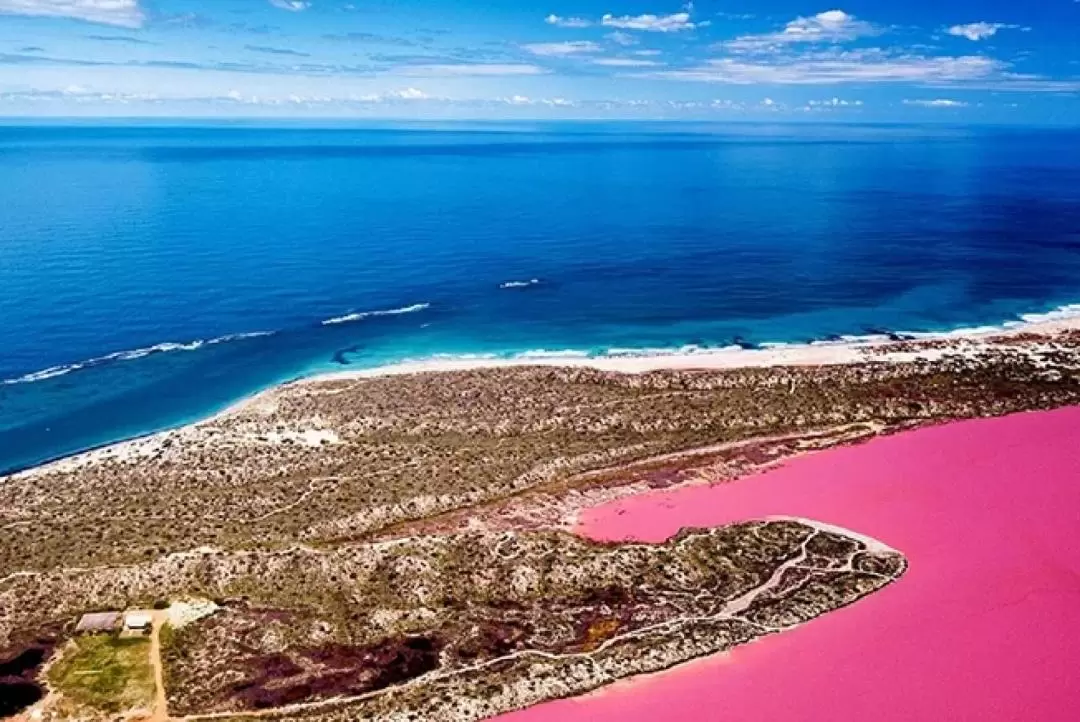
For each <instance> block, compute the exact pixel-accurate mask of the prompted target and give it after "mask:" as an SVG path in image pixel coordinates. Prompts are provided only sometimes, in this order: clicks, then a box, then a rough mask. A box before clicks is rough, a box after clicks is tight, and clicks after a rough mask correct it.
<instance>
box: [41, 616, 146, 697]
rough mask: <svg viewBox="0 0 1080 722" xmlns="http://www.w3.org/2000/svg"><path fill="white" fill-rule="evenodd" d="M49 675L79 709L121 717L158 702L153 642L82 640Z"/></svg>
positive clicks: (110, 638) (143, 639)
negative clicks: (152, 663) (89, 708)
mask: <svg viewBox="0 0 1080 722" xmlns="http://www.w3.org/2000/svg"><path fill="white" fill-rule="evenodd" d="M73 645H74V648H69V649H66V650H64V654H63V656H62V657H61V658H60V660H59V661H58V662H57V663H56V664H55V665H54V666H53V667H52V669H51V670H50V671H49V682H50V684H51V685H52V686H53V688H54V689H56V690H57V691H58V692H60V694H61V695H62V696H63V698H64V699H65V700H66V701H67V702H70V703H72V704H74V705H76V706H80V707H92V708H94V709H98V710H101V711H103V712H109V713H113V714H117V713H120V712H124V711H126V710H130V709H135V708H139V707H149V706H150V705H151V704H152V703H153V698H154V673H153V669H152V668H151V666H150V640H149V638H146V637H132V638H127V639H120V638H118V637H113V636H105V635H100V636H94V637H79V638H77V639H75V640H74V642H73Z"/></svg>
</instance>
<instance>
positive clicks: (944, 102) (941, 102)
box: [904, 98, 968, 108]
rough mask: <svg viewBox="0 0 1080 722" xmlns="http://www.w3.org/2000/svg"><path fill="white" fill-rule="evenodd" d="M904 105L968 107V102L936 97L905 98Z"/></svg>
mask: <svg viewBox="0 0 1080 722" xmlns="http://www.w3.org/2000/svg"><path fill="white" fill-rule="evenodd" d="M904 105H916V106H919V107H920V108H966V107H967V106H968V104H967V103H965V102H963V101H962V100H952V99H951V98H935V99H934V100H905V101H904Z"/></svg>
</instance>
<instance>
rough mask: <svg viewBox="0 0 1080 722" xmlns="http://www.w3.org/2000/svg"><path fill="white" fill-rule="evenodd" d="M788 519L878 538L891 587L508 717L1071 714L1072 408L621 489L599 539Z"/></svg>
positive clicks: (1076, 659)
mask: <svg viewBox="0 0 1080 722" xmlns="http://www.w3.org/2000/svg"><path fill="white" fill-rule="evenodd" d="M767 516H795V517H805V518H809V519H815V520H818V521H822V522H827V523H829V524H835V525H838V526H842V527H845V528H847V529H850V530H853V531H856V532H859V533H862V534H866V535H869V536H872V537H875V538H877V539H879V540H881V541H883V542H885V543H886V544H889V545H890V546H892V547H895V548H897V549H899V550H900V551H902V552H904V554H905V555H906V556H907V558H908V560H909V562H910V568H909V570H908V572H907V574H906V575H905V576H904V577H903V579H901V580H900V581H899V582H898V583H896V584H893V585H891V586H890V587H888V588H886V589H884V590H882V591H880V592H878V593H876V594H873V595H871V596H870V597H867V598H866V599H864V600H862V601H860V602H859V603H857V604H855V605H853V606H851V607H848V608H846V609H842V610H839V611H836V612H833V613H831V614H828V615H825V616H823V617H821V618H820V619H817V620H814V621H813V622H811V623H809V624H807V625H805V626H803V627H800V628H798V629H795V630H793V631H790V632H787V633H784V634H780V635H774V636H772V637H768V638H766V639H764V640H761V641H759V642H756V643H753V644H750V645H747V646H745V647H742V648H739V649H736V650H735V651H733V652H732V653H730V654H728V655H722V656H720V657H716V658H712V659H706V660H701V661H698V662H693V663H690V664H688V665H684V666H682V667H679V668H677V669H675V670H671V671H669V672H666V673H662V674H658V675H653V676H650V677H646V678H643V679H639V680H629V681H624V682H621V683H619V684H616V685H614V686H613V687H610V688H608V689H606V690H601V691H600V692H598V693H595V694H592V695H589V696H586V697H583V698H579V699H575V700H564V701H559V702H552V703H549V704H546V705H541V706H539V707H535V708H532V709H529V710H524V711H522V712H517V713H514V714H511V715H505V716H504V717H502V718H500V720H501V721H502V722H555V721H557V722H585V721H586V720H588V722H602V721H604V720H611V721H615V720H618V721H619V722H628V721H630V722H644V721H645V720H648V721H650V722H652V721H656V720H679V721H684V720H685V721H686V722H696V721H699V720H700V721H704V722H713V721H716V722H719V721H721V720H723V721H728V720H730V721H732V722H736V721H737V722H747V721H753V720H763V721H764V720H768V721H769V722H792V721H799V720H813V721H814V722H826V721H827V722H944V721H952V720H964V721H968V720H970V721H971V722H1005V721H1007V720H1016V721H1018V722H1019V721H1024V722H1032V721H1034V720H1038V721H1039V722H1053V721H1057V720H1061V721H1062V722H1065V721H1068V722H1074V721H1075V720H1077V719H1080V408H1071V409H1064V410H1060V411H1053V412H1047V413H1037V414H1020V415H1016V416H1010V417H1007V418H1003V419H992V420H979V421H970V422H962V423H956V424H950V425H946V426H939V427H934V428H930V429H924V430H921V431H915V432H911V433H906V434H900V435H897V436H892V437H886V438H882V439H877V440H875V441H873V442H870V443H868V444H864V445H861V446H855V447H849V448H843V449H837V450H833V451H827V452H823V453H820V454H816V455H812V456H806V457H803V458H800V459H797V460H795V461H792V462H791V463H789V464H787V465H786V466H784V467H782V468H780V469H777V470H774V471H770V472H767V473H765V474H761V475H758V476H756V477H748V478H746V479H743V480H740V481H738V482H735V483H733V484H727V485H719V486H714V487H697V488H689V489H683V490H676V491H672V492H662V493H657V494H650V495H647V496H639V497H635V498H630V499H626V500H623V501H620V502H615V503H613V504H610V505H607V506H603V507H599V508H597V509H594V510H592V511H591V512H589V513H587V514H586V515H585V517H584V518H583V522H582V528H581V532H582V533H583V534H586V535H588V536H592V537H595V538H600V539H626V538H634V539H643V540H649V541H662V540H663V539H666V538H667V537H669V536H670V535H672V534H674V533H675V532H676V531H678V530H679V529H680V528H681V527H684V526H715V525H719V524H725V523H728V522H733V521H741V520H746V519H753V518H761V517H767Z"/></svg>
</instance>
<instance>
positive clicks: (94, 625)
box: [75, 612, 120, 632]
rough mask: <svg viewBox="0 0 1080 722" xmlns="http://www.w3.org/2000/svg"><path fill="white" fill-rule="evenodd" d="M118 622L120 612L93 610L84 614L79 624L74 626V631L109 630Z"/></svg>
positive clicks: (114, 627)
mask: <svg viewBox="0 0 1080 722" xmlns="http://www.w3.org/2000/svg"><path fill="white" fill-rule="evenodd" d="M119 623H120V612H95V613H93V614H84V615H83V616H82V619H80V620H79V624H78V625H77V626H76V627H75V631H76V632H111V631H113V630H114V629H116V625H117V624H119Z"/></svg>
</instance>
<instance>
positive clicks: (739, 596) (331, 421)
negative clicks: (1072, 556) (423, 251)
mask: <svg viewBox="0 0 1080 722" xmlns="http://www.w3.org/2000/svg"><path fill="white" fill-rule="evenodd" d="M880 353H881V354H885V355H888V354H891V355H892V356H893V358H891V359H890V360H884V357H883V358H882V359H880V360H878V359H874V358H872V357H870V358H868V359H867V360H866V361H865V362H860V363H851V364H844V365H832V366H806V367H774V368H741V369H728V370H680V371H656V372H651V373H643V374H633V375H628V374H620V373H613V372H604V371H598V370H593V369H588V368H557V367H550V368H549V367H543V368H541V367H536V368H533V367H526V368H506V369H478V370H471V371H459V372H451V373H422V374H413V375H400V376H385V377H374V378H331V379H324V380H313V381H304V382H299V383H294V384H289V385H286V386H283V387H280V388H278V389H274V390H272V391H269V392H266V393H264V394H261V395H259V396H257V397H255V398H253V399H251V400H249V401H247V402H245V403H243V404H241V405H239V406H238V407H236V408H234V409H232V410H230V411H229V412H227V413H225V414H222V415H219V416H218V417H216V418H214V419H211V420H209V421H206V422H203V423H200V424H197V425H194V426H190V427H186V428H183V429H178V430H175V431H170V432H165V433H161V434H156V435H153V436H150V437H147V438H144V439H138V440H134V441H131V442H126V443H125V444H121V445H118V446H114V447H110V448H107V449H101V450H97V451H94V452H89V453H87V454H84V455H81V456H78V457H74V458H71V459H67V460H64V461H60V462H57V463H54V464H50V465H48V466H45V467H42V468H39V469H35V470H31V471H29V472H24V473H21V474H18V475H15V476H11V477H8V478H6V479H3V480H0V661H3V660H4V659H7V658H9V657H11V658H14V657H15V656H16V655H19V654H22V653H23V652H24V651H25V650H26V649H28V648H29V647H28V645H30V644H31V643H33V644H38V645H41V644H51V645H54V646H55V645H57V644H61V643H63V642H64V640H65V639H67V637H68V636H69V634H70V628H71V622H72V620H73V619H74V618H76V617H77V615H78V614H80V613H83V612H87V611H94V610H100V609H124V608H130V607H135V606H139V607H148V606H151V605H153V604H154V603H155V602H167V601H168V600H173V599H178V598H185V597H199V598H204V599H209V600H214V601H215V602H216V603H217V604H218V607H219V610H218V611H217V613H215V614H213V615H211V616H209V617H207V618H205V619H201V620H199V621H197V622H195V623H193V624H190V625H186V626H184V627H183V628H178V629H175V630H172V631H170V632H169V633H168V634H167V635H165V652H164V657H165V673H166V689H167V690H168V696H169V713H170V715H171V716H174V717H185V716H195V717H197V716H199V715H206V714H226V715H241V716H242V715H244V714H249V713H252V712H253V711H255V710H261V711H262V714H269V715H279V716H288V717H296V716H312V717H317V718H320V719H322V718H325V719H400V720H406V719H415V720H419V719H432V720H435V719H448V720H449V719H454V720H459V719H481V718H483V717H485V716H489V715H491V714H495V713H497V712H500V711H505V710H508V709H514V708H516V707H520V706H524V705H527V704H532V703H534V702H538V701H542V700H544V699H550V698H552V697H559V696H566V695H570V694H576V693H579V692H581V691H584V690H587V689H593V688H595V687H597V686H600V685H602V684H605V683H607V682H610V681H612V680H614V679H618V678H620V677H625V676H628V675H633V674H637V673H641V672H645V671H652V670H656V669H663V668H665V667H668V666H671V665H673V664H677V663H679V662H681V661H685V660H687V659H691V658H694V657H697V656H702V655H705V654H710V653H714V652H717V651H720V650H723V649H727V648H730V647H732V646H735V645H737V644H741V643H744V642H746V641H749V640H750V639H753V638H755V637H758V636H761V635H763V634H769V633H773V632H776V631H780V630H783V629H787V628H790V627H791V626H794V625H796V624H800V623H803V622H805V621H808V620H810V619H812V618H814V617H816V616H818V615H820V614H823V613H825V612H828V611H830V610H833V609H836V608H838V607H840V606H844V605H846V604H850V603H852V602H855V601H856V600H858V599H859V598H861V597H862V596H865V595H866V594H870V593H872V592H873V591H875V590H877V589H879V588H880V587H881V586H883V585H885V584H888V583H891V582H892V581H894V580H895V579H897V578H898V577H899V576H900V575H901V574H902V573H903V570H904V568H905V562H904V560H903V557H902V555H901V554H900V553H897V552H894V551H892V550H888V549H886V548H884V547H882V546H881V545H878V544H876V543H874V542H872V540H866V539H863V538H860V537H858V535H857V534H852V533H849V532H846V531H844V530H832V529H825V528H822V527H819V526H815V525H814V523H813V522H809V521H805V520H761V521H757V522H751V523H748V524H742V525H735V526H730V527H724V528H720V529H711V530H688V531H684V532H683V533H682V534H681V535H679V536H677V537H675V538H673V539H671V540H669V541H668V542H666V543H664V544H657V545H643V544H631V543H626V544H617V543H612V544H598V543H594V542H587V541H585V540H582V539H579V538H577V537H575V536H573V535H572V534H569V533H568V531H567V530H569V529H571V528H573V525H574V520H575V518H576V514H577V512H578V511H579V510H581V509H583V508H586V507H588V506H589V505H590V504H593V503H595V502H597V501H598V500H604V499H609V498H613V497H617V496H620V495H626V494H632V493H635V492H636V491H639V490H641V489H648V488H656V487H657V486H680V485H689V484H706V483H718V482H723V481H726V480H729V479H731V478H734V477H736V476H739V475H741V474H745V473H747V472H748V471H752V470H754V469H759V468H763V467H765V466H768V465H771V464H774V463H777V462H780V461H782V460H784V459H786V458H789V457H791V456H793V455H796V454H801V453H805V452H807V451H812V450H815V449H820V448H825V447H828V446H832V445H836V444H843V443H854V442H857V441H859V440H863V439H867V438H870V437H872V436H875V435H878V434H885V433H892V432H895V431H897V430H902V429H908V428H913V427H917V426H921V425H926V424H931V423H938V422H941V421H944V420H949V419H959V418H971V417H981V416H996V415H1003V414H1007V413H1011V412H1016V411H1023V410H1031V409H1047V408H1053V407H1058V406H1063V405H1069V404H1076V403H1080V335H1078V334H1077V333H1075V332H1071V333H1070V332H1066V333H1060V334H1056V335H1054V336H1045V335H1038V334H1033V335H1027V336H1019V335H1013V336H1009V337H1007V338H1002V339H999V340H996V341H992V342H979V343H968V342H965V341H958V340H950V341H947V342H939V341H933V342H901V343H897V344H893V345H891V346H889V347H887V348H883V349H882V350H880ZM896 358H901V359H902V360H901V361H897V360H896ZM852 531H853V532H858V531H859V530H852ZM900 551H901V552H902V551H903V550H900ZM42 640H44V641H42ZM49 649H51V647H50V648H49ZM42 656H43V657H45V656H47V655H46V654H43V655H42ZM20 679H23V680H24V681H25V675H23V676H22V677H21V678H20Z"/></svg>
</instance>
